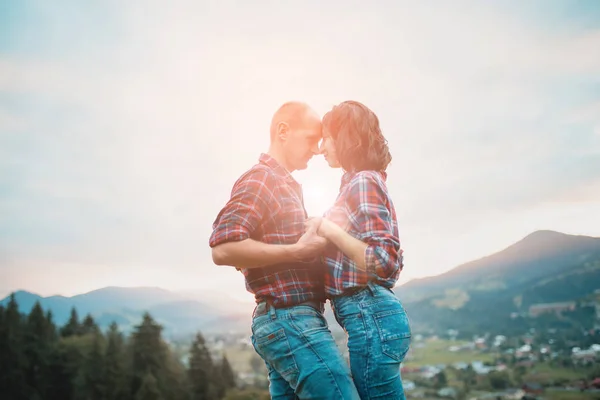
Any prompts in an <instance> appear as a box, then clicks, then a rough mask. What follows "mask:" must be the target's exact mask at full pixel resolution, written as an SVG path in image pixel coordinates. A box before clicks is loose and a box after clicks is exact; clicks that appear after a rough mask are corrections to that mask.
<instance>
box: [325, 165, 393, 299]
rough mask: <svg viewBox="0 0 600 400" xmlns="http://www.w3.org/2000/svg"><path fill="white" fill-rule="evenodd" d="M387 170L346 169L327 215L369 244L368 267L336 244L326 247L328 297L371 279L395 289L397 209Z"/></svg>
mask: <svg viewBox="0 0 600 400" xmlns="http://www.w3.org/2000/svg"><path fill="white" fill-rule="evenodd" d="M386 178H387V175H386V173H385V172H376V171H361V172H358V173H350V172H347V173H346V174H344V176H343V178H342V184H341V186H340V193H339V195H338V198H337V200H336V202H335V205H334V206H333V207H332V208H331V209H329V210H328V211H327V212H326V213H325V217H327V218H328V219H331V220H332V221H333V222H335V223H337V224H338V225H340V226H341V227H342V228H344V229H345V230H346V232H348V233H349V234H351V235H352V236H354V237H355V238H357V239H359V240H361V241H363V242H365V243H367V244H368V247H367V249H366V251H365V259H366V267H367V270H366V271H363V270H361V269H359V268H358V267H357V266H356V264H355V263H354V261H352V260H351V259H350V258H348V257H347V256H346V255H344V253H342V252H341V251H339V250H338V249H337V248H336V247H335V246H333V245H330V246H328V247H327V249H326V251H325V253H324V254H323V257H322V261H323V262H324V263H325V265H326V267H327V268H326V273H325V291H326V293H327V296H328V297H333V296H337V295H341V294H343V292H344V291H345V290H347V289H350V288H356V287H362V286H366V285H367V283H368V282H370V281H372V282H374V283H377V284H379V285H381V286H384V287H387V288H390V289H391V288H392V287H393V286H394V285H395V283H396V281H397V280H398V277H399V275H400V271H401V270H402V267H403V264H402V261H403V257H402V250H401V249H400V240H399V238H398V237H399V234H398V222H397V220H396V211H395V209H394V205H393V203H392V200H391V198H390V196H389V194H388V190H387V186H386V184H385V181H386Z"/></svg>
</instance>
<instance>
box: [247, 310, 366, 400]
mask: <svg viewBox="0 0 600 400" xmlns="http://www.w3.org/2000/svg"><path fill="white" fill-rule="evenodd" d="M261 307H262V308H261ZM252 344H253V345H254V349H255V350H256V352H257V353H258V354H259V355H260V356H261V357H262V359H263V360H264V361H265V364H266V365H267V369H268V371H269V381H270V384H269V391H270V394H271V398H272V399H274V400H284V399H322V400H330V399H344V400H355V399H359V396H358V392H357V391H356V387H355V386H354V382H353V381H352V377H351V376H350V368H349V367H348V364H347V362H346V361H345V360H344V358H343V357H342V354H341V352H340V350H339V348H338V347H337V345H336V343H335V341H334V339H333V336H332V335H331V332H330V331H329V327H328V325H327V321H326V320H325V318H324V316H323V313H322V312H320V311H317V310H316V309H315V308H313V307H311V306H308V305H298V306H292V307H289V308H281V309H275V308H274V307H270V306H268V305H266V304H265V303H261V304H259V305H258V306H257V308H256V310H255V312H254V316H253V319H252Z"/></svg>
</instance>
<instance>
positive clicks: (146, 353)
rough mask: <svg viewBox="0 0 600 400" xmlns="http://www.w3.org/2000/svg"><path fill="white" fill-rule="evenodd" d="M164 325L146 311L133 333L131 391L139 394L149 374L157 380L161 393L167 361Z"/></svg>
mask: <svg viewBox="0 0 600 400" xmlns="http://www.w3.org/2000/svg"><path fill="white" fill-rule="evenodd" d="M161 333H162V327H161V326H160V325H159V324H157V323H156V322H155V321H154V320H153V319H152V317H151V316H150V314H148V313H145V314H144V316H143V320H142V323H141V324H140V325H138V326H136V327H135V330H134V332H133V334H132V335H131V352H132V368H133V376H132V381H131V392H132V393H134V394H137V393H138V391H139V390H140V388H141V386H142V384H143V382H144V380H146V379H150V378H148V374H150V375H152V377H153V379H155V381H156V386H157V388H158V391H159V393H162V389H163V388H164V366H165V364H166V361H167V357H166V353H165V347H164V344H163V341H162V337H161Z"/></svg>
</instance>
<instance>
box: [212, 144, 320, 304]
mask: <svg viewBox="0 0 600 400" xmlns="http://www.w3.org/2000/svg"><path fill="white" fill-rule="evenodd" d="M306 218H307V214H306V210H305V209H304V200H303V197H302V187H301V186H300V184H298V182H296V180H295V179H294V178H293V177H292V175H291V174H290V173H289V172H288V171H287V170H286V169H285V168H283V167H282V166H281V165H279V163H277V161H276V160H275V159H274V158H272V157H271V156H269V155H267V154H261V156H260V159H259V163H258V164H256V165H254V166H253V167H252V168H250V170H248V171H247V172H246V173H244V174H243V175H242V176H241V177H240V178H239V179H238V180H237V182H236V183H235V184H234V186H233V189H232V191H231V198H230V199H229V201H228V202H227V204H226V205H225V207H224V208H223V209H222V210H221V212H220V213H219V215H218V216H217V218H216V220H215V222H214V223H213V233H212V235H211V237H210V242H209V244H210V247H214V246H217V245H219V244H221V243H225V242H235V241H242V240H245V239H248V238H251V239H254V240H257V241H261V242H264V243H269V244H293V243H296V242H297V241H298V239H300V237H301V236H302V234H303V233H304V230H305V228H304V222H305V220H306ZM240 270H241V271H242V273H243V274H244V276H245V277H246V288H247V290H248V291H249V292H251V293H254V295H255V298H256V301H257V303H258V302H260V301H263V300H265V301H268V302H270V303H271V304H273V305H274V306H291V305H294V304H298V303H302V302H305V301H309V300H318V301H324V298H325V293H324V291H323V271H322V269H321V268H319V266H318V265H315V262H314V261H313V262H304V263H298V262H290V263H285V264H277V265H272V266H268V267H263V268H249V269H245V268H241V269H240Z"/></svg>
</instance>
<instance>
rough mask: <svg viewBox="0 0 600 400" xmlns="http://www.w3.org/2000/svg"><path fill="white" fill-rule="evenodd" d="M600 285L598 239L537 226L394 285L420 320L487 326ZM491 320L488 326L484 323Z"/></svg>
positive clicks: (576, 297)
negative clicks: (496, 247) (500, 245)
mask: <svg viewBox="0 0 600 400" xmlns="http://www.w3.org/2000/svg"><path fill="white" fill-rule="evenodd" d="M599 287H600V238H594V237H588V236H575V235H567V234H564V233H560V232H554V231H537V232H534V233H532V234H530V235H528V236H526V237H525V238H523V239H522V240H520V241H518V242H517V243H515V244H513V245H511V246H509V247H507V248H506V249H504V250H501V251H499V252H497V253H494V254H491V255H489V256H487V257H483V258H481V259H478V260H475V261H471V262H468V263H466V264H463V265H460V266H458V267H456V268H454V269H452V270H450V271H448V272H446V273H444V274H441V275H437V276H434V277H429V278H424V279H417V280H413V281H410V282H408V283H406V284H404V285H402V286H399V287H397V288H395V292H396V293H397V295H398V297H399V298H400V299H402V300H403V302H404V303H405V304H406V308H407V310H409V311H411V315H412V316H413V319H414V321H415V323H416V324H417V325H421V326H428V327H432V326H437V327H450V325H452V327H453V328H455V327H456V325H458V324H459V322H465V320H463V317H464V319H468V320H469V321H468V323H469V324H474V325H477V324H478V323H481V324H480V328H481V327H482V326H488V325H490V324H493V323H494V320H496V321H499V320H504V318H508V316H509V315H510V314H511V313H521V314H526V313H527V310H528V308H529V306H530V305H532V304H536V303H551V302H560V301H572V300H579V299H582V298H585V297H586V296H588V295H590V294H592V293H593V292H594V290H596V289H598V288H599ZM486 324H487V325H486Z"/></svg>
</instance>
